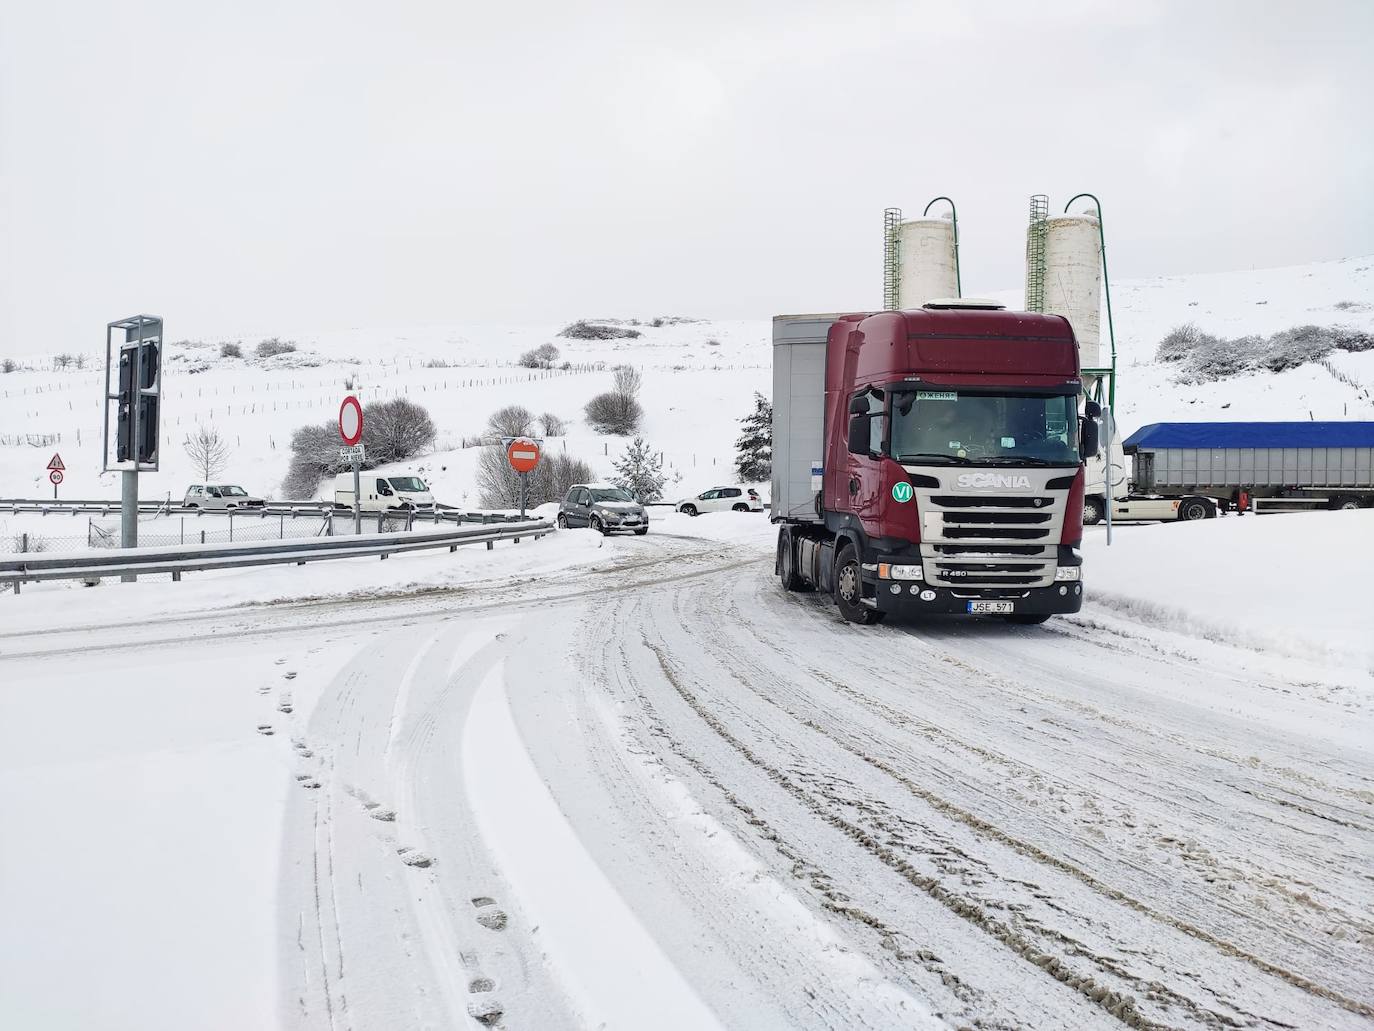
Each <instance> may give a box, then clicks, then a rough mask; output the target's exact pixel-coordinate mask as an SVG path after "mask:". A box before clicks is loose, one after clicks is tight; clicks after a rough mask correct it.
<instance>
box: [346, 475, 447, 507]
mask: <svg viewBox="0 0 1374 1031" xmlns="http://www.w3.org/2000/svg"><path fill="white" fill-rule="evenodd" d="M358 489H359V490H360V491H361V492H362V501H361V502H360V504H359V506H358V507H359V508H361V509H362V510H363V511H364V512H386V511H389V510H391V509H405V508H433V507H434V495H433V494H431V493H430V492H429V486H428V485H427V484H426V483H425V481H424V480H422V479H420V477H418V476H406V475H401V476H396V475H392V474H390V473H388V474H386V475H383V474H382V473H379V472H369V471H368V470H366V469H364V470H363V471H362V472H360V473H359V474H358ZM334 504H336V505H340V506H342V507H344V508H349V509H351V508H352V507H353V474H352V473H351V472H348V473H340V474H339V475H338V476H336V477H334Z"/></svg>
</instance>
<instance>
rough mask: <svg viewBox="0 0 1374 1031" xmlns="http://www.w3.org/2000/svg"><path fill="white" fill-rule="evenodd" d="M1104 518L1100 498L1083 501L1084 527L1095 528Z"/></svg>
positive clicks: (1104, 514)
mask: <svg viewBox="0 0 1374 1031" xmlns="http://www.w3.org/2000/svg"><path fill="white" fill-rule="evenodd" d="M1104 518H1106V512H1105V511H1104V510H1103V506H1102V499H1101V498H1084V499H1083V525H1084V526H1096V525H1097V524H1098V523H1100V522H1102V520H1103V519H1104Z"/></svg>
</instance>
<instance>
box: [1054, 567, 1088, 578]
mask: <svg viewBox="0 0 1374 1031" xmlns="http://www.w3.org/2000/svg"><path fill="white" fill-rule="evenodd" d="M1082 575H1083V567H1082V566H1059V567H1058V568H1057V569H1055V571H1054V578H1055V579H1056V580H1078V579H1080V578H1081V577H1082Z"/></svg>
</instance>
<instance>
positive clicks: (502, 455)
mask: <svg viewBox="0 0 1374 1031" xmlns="http://www.w3.org/2000/svg"><path fill="white" fill-rule="evenodd" d="M592 479H593V477H592V470H591V466H589V465H588V464H587V463H586V462H584V461H582V460H581V459H578V458H573V457H572V456H571V455H568V454H562V453H560V454H548V453H545V454H544V456H543V457H542V458H540V460H539V464H538V465H536V466H535V467H534V471H533V472H531V473H530V474H529V480H528V481H527V489H528V493H527V494H526V497H525V503H526V505H527V506H529V507H530V508H533V507H534V506H536V505H543V504H546V503H548V502H550V501H562V500H563V498H564V496H565V495H566V494H567V493H568V489H569V488H570V487H571V486H572V485H573V484H574V483H590V482H591V481H592ZM477 491H478V496H479V498H480V499H481V503H482V506H483V507H484V508H515V507H517V506H518V505H519V504H520V474H519V473H517V472H516V471H515V470H514V469H512V468H511V466H510V462H509V461H507V459H506V449H505V448H503V447H500V446H488V447H484V448H482V453H481V454H480V455H479V456H478V458H477Z"/></svg>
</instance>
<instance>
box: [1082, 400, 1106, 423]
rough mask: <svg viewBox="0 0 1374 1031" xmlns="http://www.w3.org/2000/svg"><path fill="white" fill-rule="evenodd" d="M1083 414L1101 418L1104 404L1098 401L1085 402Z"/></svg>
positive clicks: (1091, 417)
mask: <svg viewBox="0 0 1374 1031" xmlns="http://www.w3.org/2000/svg"><path fill="white" fill-rule="evenodd" d="M1083 414H1084V415H1086V416H1087V417H1088V418H1089V419H1100V418H1102V406H1101V405H1100V404H1098V403H1097V402H1096V401H1087V402H1084V404H1083Z"/></svg>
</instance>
